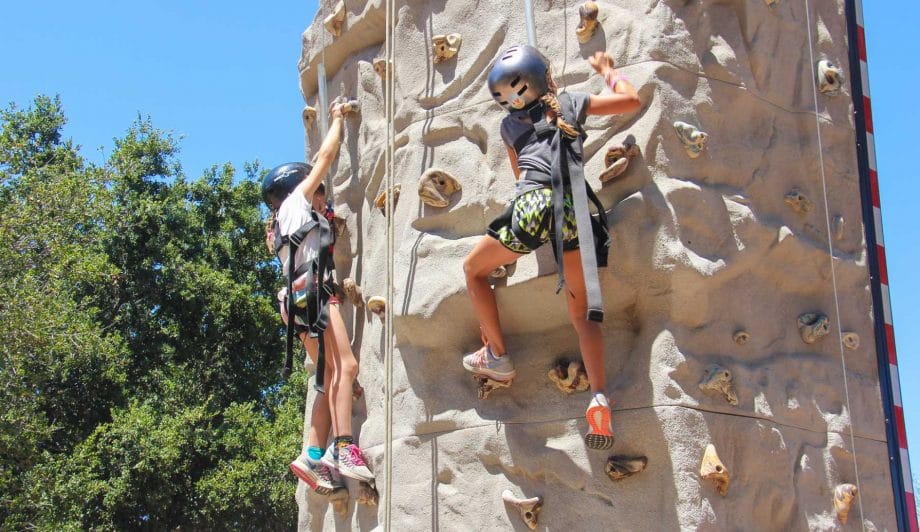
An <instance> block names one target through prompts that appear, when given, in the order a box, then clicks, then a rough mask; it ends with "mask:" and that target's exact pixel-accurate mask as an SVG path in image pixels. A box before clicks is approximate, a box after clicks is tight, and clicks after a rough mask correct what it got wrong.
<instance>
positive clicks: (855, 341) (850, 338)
mask: <svg viewBox="0 0 920 532" xmlns="http://www.w3.org/2000/svg"><path fill="white" fill-rule="evenodd" d="M843 345H845V346H846V348H847V349H849V350H851V351H855V350H856V349H859V335H858V334H856V333H855V332H852V331H849V332H845V333H843Z"/></svg>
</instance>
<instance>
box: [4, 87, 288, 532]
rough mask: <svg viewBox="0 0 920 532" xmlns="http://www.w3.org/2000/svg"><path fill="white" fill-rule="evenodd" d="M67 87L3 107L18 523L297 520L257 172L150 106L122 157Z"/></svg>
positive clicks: (9, 467) (163, 524) (11, 515)
mask: <svg viewBox="0 0 920 532" xmlns="http://www.w3.org/2000/svg"><path fill="white" fill-rule="evenodd" d="M65 124H66V118H65V116H64V113H63V111H62V106H61V102H60V100H59V99H57V98H49V97H45V96H39V97H37V98H36V99H35V100H34V102H32V104H31V105H30V106H29V107H27V108H24V109H23V108H19V107H17V106H16V105H10V106H9V107H8V108H7V109H5V110H2V111H0V323H3V326H4V328H5V335H4V336H5V341H4V342H3V344H2V346H0V353H2V358H0V404H2V405H4V408H3V409H2V410H0V529H7V528H10V529H21V528H34V527H37V528H40V529H61V528H65V529H67V528H72V529H99V530H109V529H119V530H120V529H133V528H155V529H165V528H176V527H182V528H208V529H240V528H243V529H251V528H259V529H265V528H288V529H289V528H291V527H292V526H293V524H294V523H295V522H296V506H295V505H294V502H293V493H294V489H295V486H296V484H295V482H294V479H293V477H292V476H291V475H290V474H289V472H288V471H287V468H286V467H285V463H286V461H288V460H290V459H291V458H292V456H293V455H294V454H295V453H296V452H297V451H298V447H299V441H300V435H299V433H300V430H301V427H302V424H301V415H302V409H303V402H304V397H303V390H304V382H303V380H304V379H305V377H304V376H303V375H301V374H295V375H294V376H293V377H292V378H291V380H290V381H289V382H288V383H287V384H284V385H282V384H281V383H280V382H279V377H278V374H279V367H280V361H281V357H280V347H281V346H280V342H279V323H278V321H279V320H278V318H277V315H276V314H275V312H274V311H273V309H272V306H271V297H270V296H271V294H272V293H273V290H274V288H275V284H276V278H277V271H276V268H275V267H274V266H273V265H272V263H271V262H270V260H269V257H267V256H266V255H265V252H264V245H263V244H262V235H263V231H262V222H261V213H260V210H259V209H260V200H259V191H258V187H257V185H256V177H257V174H259V172H260V170H259V168H258V165H257V164H255V165H251V166H247V169H246V170H247V171H246V174H247V175H246V176H245V177H244V178H243V179H237V178H236V175H235V169H234V168H233V167H232V166H230V165H223V166H214V167H212V168H210V169H209V170H207V171H206V172H204V175H202V176H201V177H200V178H198V179H196V180H188V179H186V177H185V175H184V174H183V172H182V169H181V165H180V164H179V162H178V152H179V149H178V144H177V142H176V140H175V139H174V138H173V137H172V136H171V135H170V134H169V133H166V132H163V131H161V130H158V129H156V128H155V127H154V126H153V125H152V123H151V122H150V120H149V119H142V118H139V119H138V120H137V121H136V122H135V123H134V124H133V125H132V126H131V127H130V128H129V130H128V131H127V133H126V134H125V135H124V136H123V137H121V138H118V139H116V140H115V148H114V150H113V152H112V154H111V156H110V157H109V158H108V160H107V161H106V162H105V163H104V164H102V165H94V164H90V163H88V162H86V161H85V160H84V159H83V158H82V157H81V156H80V153H79V150H78V146H76V145H74V144H73V142H71V141H70V140H66V139H63V138H62V130H63V127H64V125H65Z"/></svg>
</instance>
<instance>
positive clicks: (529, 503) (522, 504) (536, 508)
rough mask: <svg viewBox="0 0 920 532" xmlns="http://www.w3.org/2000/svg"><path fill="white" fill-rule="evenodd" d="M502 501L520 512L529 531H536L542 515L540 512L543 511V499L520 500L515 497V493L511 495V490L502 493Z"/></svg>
mask: <svg viewBox="0 0 920 532" xmlns="http://www.w3.org/2000/svg"><path fill="white" fill-rule="evenodd" d="M502 500H503V501H505V502H506V503H508V504H510V505H511V506H513V507H514V509H515V510H517V511H518V514H519V515H520V516H521V519H522V520H523V521H524V524H526V525H527V527H528V528H529V529H531V530H536V528H537V516H539V515H540V510H542V509H543V498H542V497H532V498H530V499H518V498H517V497H515V496H514V493H511V490H505V491H503V492H502Z"/></svg>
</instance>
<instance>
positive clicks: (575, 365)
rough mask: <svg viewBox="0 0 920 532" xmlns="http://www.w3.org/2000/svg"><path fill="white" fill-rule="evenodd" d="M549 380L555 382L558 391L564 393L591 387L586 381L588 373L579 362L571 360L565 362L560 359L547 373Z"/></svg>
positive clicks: (581, 390)
mask: <svg viewBox="0 0 920 532" xmlns="http://www.w3.org/2000/svg"><path fill="white" fill-rule="evenodd" d="M547 376H548V377H549V380H551V381H553V382H554V383H556V387H557V388H559V391H561V392H562V393H564V394H566V395H571V394H573V393H575V392H583V391H585V390H587V389H588V388H590V387H591V385H590V384H589V383H588V374H587V373H585V370H584V369H582V367H581V362H579V361H577V360H573V361H571V362H567V361H565V360H560V361H559V362H558V363H556V365H555V366H554V367H553V369H551V370H549V373H548V374H547Z"/></svg>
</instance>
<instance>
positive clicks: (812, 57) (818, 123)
mask: <svg viewBox="0 0 920 532" xmlns="http://www.w3.org/2000/svg"><path fill="white" fill-rule="evenodd" d="M805 21H806V23H807V25H808V54H809V58H810V60H811V63H810V64H811V65H815V64H816V63H815V50H814V44H813V37H812V33H811V6H810V5H809V0H805ZM811 85H812V94H813V95H814V104H815V133H816V134H817V137H818V158H819V161H820V163H821V189H822V193H823V196H824V221H825V223H826V225H827V253H828V256H829V258H830V263H831V282H832V284H833V287H834V312H835V313H836V322H837V348H838V350H839V351H840V365H841V367H842V368H843V392H844V396H845V397H846V401H847V414H848V415H849V418H850V447H852V449H853V470H854V474H855V475H856V489H857V493H862V487H861V486H860V485H859V464H858V461H857V459H856V436H855V433H856V428H855V425H854V420H853V409H852V408H851V407H850V387H849V384H848V382H847V361H846V355H845V354H844V349H843V329H842V325H841V323H840V298H839V294H838V289H837V268H836V266H835V265H834V239H833V237H832V236H831V234H832V233H831V213H830V207H829V205H828V200H827V175H826V173H825V170H824V146H823V145H822V142H821V118H820V117H819V116H818V87H817V85H816V84H815V83H812V84H811ZM862 500H863V497H857V502H858V503H859V517H860V524H861V525H862V529H863V531H865V530H866V521H865V518H864V516H865V513H864V512H863V505H862Z"/></svg>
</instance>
